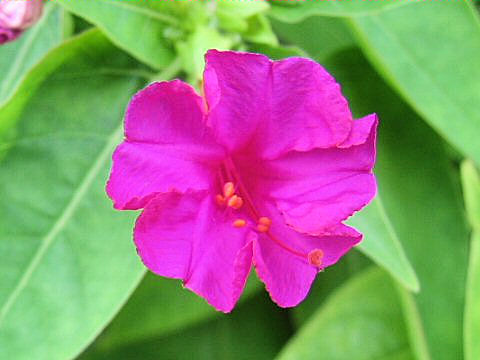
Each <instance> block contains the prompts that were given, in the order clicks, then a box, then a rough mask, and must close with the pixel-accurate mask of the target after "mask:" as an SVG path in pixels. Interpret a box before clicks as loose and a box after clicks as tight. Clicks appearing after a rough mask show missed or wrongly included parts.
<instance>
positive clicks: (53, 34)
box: [0, 4, 64, 124]
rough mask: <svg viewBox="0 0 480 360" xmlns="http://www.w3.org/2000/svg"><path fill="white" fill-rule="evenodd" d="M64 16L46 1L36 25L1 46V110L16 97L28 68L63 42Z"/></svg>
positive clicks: (59, 9)
mask: <svg viewBox="0 0 480 360" xmlns="http://www.w3.org/2000/svg"><path fill="white" fill-rule="evenodd" d="M63 19H64V13H63V10H62V9H61V8H59V7H58V6H56V5H53V4H46V6H45V10H44V13H43V16H42V18H41V19H40V21H39V22H38V23H37V24H36V25H35V26H33V27H32V28H31V29H29V30H28V31H26V32H25V33H24V34H22V36H20V37H19V38H18V39H17V40H16V41H13V42H11V43H8V44H5V45H2V46H0V109H2V108H3V107H4V106H5V103H6V102H8V101H9V100H10V99H11V98H12V97H13V95H14V94H15V92H16V91H17V89H18V87H19V86H20V84H21V83H22V81H23V80H24V79H25V77H26V75H27V73H28V72H29V70H30V69H31V68H32V67H33V66H35V64H37V63H38V62H39V61H40V60H41V59H42V58H43V57H44V55H45V54H46V53H47V52H48V51H49V50H50V49H52V48H53V47H55V46H56V45H58V44H59V43H60V42H61V41H62V37H63V31H64V24H63ZM0 119H2V120H0V124H1V123H2V122H3V118H2V117H0Z"/></svg>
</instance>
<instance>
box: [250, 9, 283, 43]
mask: <svg viewBox="0 0 480 360" xmlns="http://www.w3.org/2000/svg"><path fill="white" fill-rule="evenodd" d="M243 38H244V39H245V40H247V41H251V42H254V43H259V44H268V45H272V46H275V45H278V40H277V36H276V35H275V33H274V32H273V30H272V27H271V26H270V22H269V21H268V19H267V18H266V17H265V16H263V15H261V14H259V15H256V16H253V17H251V18H250V19H248V29H247V31H246V32H245V33H244V34H243Z"/></svg>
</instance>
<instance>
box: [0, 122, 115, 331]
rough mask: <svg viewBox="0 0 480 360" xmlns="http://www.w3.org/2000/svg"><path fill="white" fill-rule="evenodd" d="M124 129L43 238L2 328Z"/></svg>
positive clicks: (12, 298) (8, 302)
mask: <svg viewBox="0 0 480 360" xmlns="http://www.w3.org/2000/svg"><path fill="white" fill-rule="evenodd" d="M122 129H123V127H122V125H119V126H118V127H117V128H116V129H115V130H114V131H113V133H112V134H111V135H110V136H109V137H108V138H107V141H106V144H105V146H104V147H103V149H102V150H101V151H100V152H99V154H98V156H97V157H96V159H95V160H94V162H93V163H92V166H91V167H90V169H89V170H88V171H87V173H86V175H85V177H84V178H83V180H82V181H81V182H80V184H79V186H78V187H77V188H76V190H75V191H74V192H73V194H72V197H71V199H70V201H69V202H68V203H67V205H66V207H65V209H64V210H63V211H62V213H61V214H60V216H59V217H58V218H57V220H56V221H55V222H54V223H53V225H52V227H51V228H50V230H49V231H48V232H47V233H46V235H45V236H44V237H43V238H42V240H41V243H40V246H39V247H38V248H37V250H36V252H35V254H34V256H33V257H32V259H31V260H30V263H29V264H28V266H27V267H26V269H25V272H24V273H23V275H22V276H21V278H20V280H19V281H18V283H17V285H16V286H15V288H14V289H13V291H12V292H11V293H10V295H9V296H8V297H7V300H6V301H5V303H4V304H3V305H2V307H1V309H0V328H1V326H2V322H3V320H4V319H5V317H6V315H7V314H8V312H9V310H10V309H11V308H12V306H13V305H14V303H15V301H16V300H17V299H18V297H19V296H20V294H21V293H22V291H23V290H24V289H25V287H26V286H27V285H28V282H29V281H30V279H31V277H32V275H33V274H34V272H35V270H36V269H37V267H38V265H39V264H40V262H41V260H42V259H43V258H44V256H45V254H46V253H47V251H48V249H49V248H50V247H51V245H52V244H53V242H54V240H55V239H56V237H57V235H58V234H59V233H60V232H61V231H62V230H63V229H64V228H65V227H66V226H67V225H68V222H69V220H70V219H71V218H72V216H73V215H74V213H75V211H76V209H77V208H78V206H79V205H80V203H81V201H82V200H83V198H84V196H85V194H86V193H87V191H88V190H89V188H90V186H91V185H92V183H93V181H94V180H95V177H96V176H97V175H98V174H99V172H100V171H101V169H102V166H103V164H104V163H105V162H106V161H107V160H108V158H109V155H110V153H111V151H112V150H113V148H114V147H115V145H116V144H117V143H118V142H119V141H120V139H121V137H122V133H123V132H122Z"/></svg>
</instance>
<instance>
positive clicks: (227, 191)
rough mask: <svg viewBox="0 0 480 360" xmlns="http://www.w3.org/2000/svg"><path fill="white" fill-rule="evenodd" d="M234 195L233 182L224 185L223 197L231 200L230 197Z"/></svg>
mask: <svg viewBox="0 0 480 360" xmlns="http://www.w3.org/2000/svg"><path fill="white" fill-rule="evenodd" d="M233 194H235V186H234V185H233V183H232V182H231V181H229V182H226V183H225V184H224V185H223V195H224V196H225V197H226V198H229V197H230V196H232V195H233Z"/></svg>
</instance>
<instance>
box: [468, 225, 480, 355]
mask: <svg viewBox="0 0 480 360" xmlns="http://www.w3.org/2000/svg"><path fill="white" fill-rule="evenodd" d="M465 297H466V299H465V317H464V334H465V338H464V352H465V359H466V360H476V359H479V358H480V232H478V231H475V232H474V233H473V236H472V241H471V246H470V263H469V268H468V277H467V289H466V295H465Z"/></svg>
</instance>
